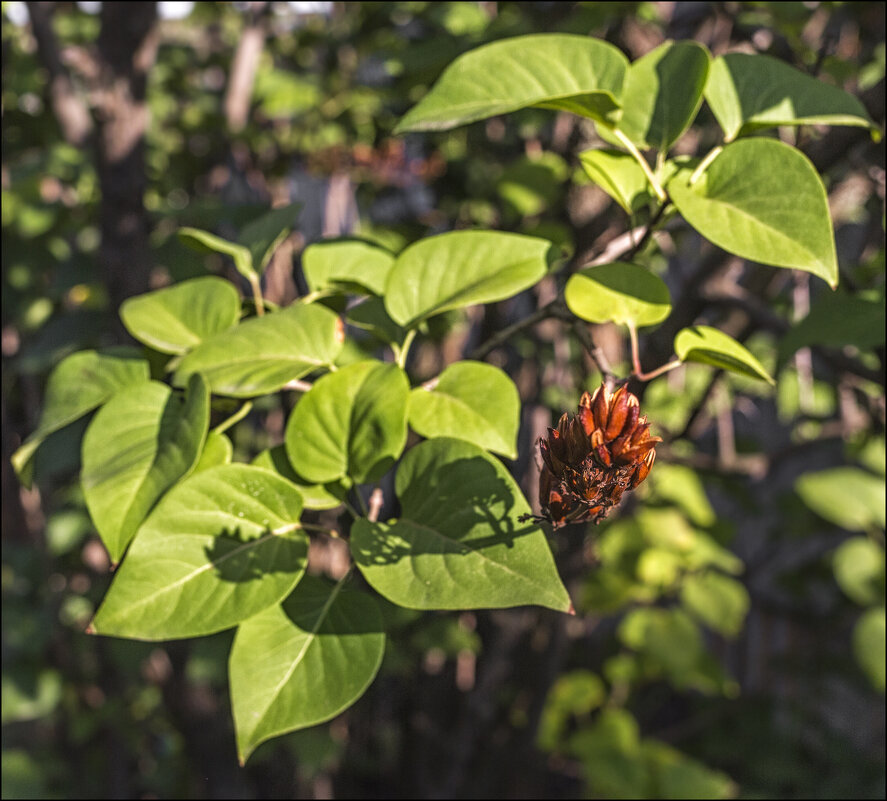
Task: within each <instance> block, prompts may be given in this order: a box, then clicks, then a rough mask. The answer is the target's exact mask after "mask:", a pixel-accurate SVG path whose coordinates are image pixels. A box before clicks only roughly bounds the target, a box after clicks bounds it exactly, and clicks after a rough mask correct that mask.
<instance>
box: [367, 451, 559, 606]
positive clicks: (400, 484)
mask: <svg viewBox="0 0 887 801" xmlns="http://www.w3.org/2000/svg"><path fill="white" fill-rule="evenodd" d="M395 489H396V492H397V495H398V497H399V498H400V504H401V509H402V512H401V515H402V516H401V518H400V519H399V520H391V521H389V522H387V523H373V522H370V521H369V520H367V519H365V518H360V519H359V520H357V521H355V523H354V525H353V527H352V529H351V551H352V554H353V556H354V560H355V562H356V563H357V566H358V567H359V568H360V570H361V572H362V573H363V575H364V577H365V578H366V580H367V581H368V582H369V583H370V585H372V587H373V588H374V589H375V590H377V591H378V592H379V593H380V594H381V595H383V596H384V597H385V598H387V599H388V600H389V601H392V602H393V603H396V604H399V605H400V606H405V607H407V608H408V609H478V608H505V607H512V606H523V605H525V604H537V605H539V606H546V607H548V608H550V609H556V610H558V611H567V610H568V609H570V608H571V605H570V598H569V596H568V595H567V591H566V590H565V589H564V586H563V584H562V583H561V580H560V578H559V577H558V574H557V569H556V568H555V565H554V559H553V558H552V556H551V551H550V550H549V548H548V543H547V542H546V540H545V534H544V533H543V531H542V529H540V528H539V527H538V526H536V525H533V524H531V523H521V522H520V521H519V520H518V518H519V517H520V516H521V515H523V514H528V513H529V511H530V509H529V506H528V505H527V502H526V500H524V497H523V495H522V494H521V491H520V489H519V488H518V486H517V484H516V483H515V481H514V479H513V478H512V477H511V475H509V473H508V471H507V470H506V469H505V468H504V466H503V465H502V463H501V462H499V461H498V460H497V459H495V458H494V457H492V456H489V455H488V454H487V453H486V452H485V451H483V450H481V449H480V448H478V447H477V446H476V445H472V444H470V443H468V442H463V441H461V440H457V439H432V440H427V441H426V442H422V443H421V444H419V445H417V446H416V447H415V448H413V449H412V450H410V451H409V452H408V453H407V455H406V456H405V457H404V459H403V461H402V462H401V465H400V467H399V468H398V471H397V476H396V478H395Z"/></svg>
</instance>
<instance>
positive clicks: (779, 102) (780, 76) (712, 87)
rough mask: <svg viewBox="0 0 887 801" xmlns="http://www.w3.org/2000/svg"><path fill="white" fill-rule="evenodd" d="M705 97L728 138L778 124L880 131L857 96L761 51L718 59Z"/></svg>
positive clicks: (710, 73) (728, 139)
mask: <svg viewBox="0 0 887 801" xmlns="http://www.w3.org/2000/svg"><path fill="white" fill-rule="evenodd" d="M705 99H706V100H707V101H708V104H709V105H710V106H711V110H712V111H713V112H714V115H715V117H716V118H717V120H718V122H719V123H720V126H721V128H722V129H723V131H724V136H725V138H726V140H727V141H728V142H729V141H731V140H733V139H735V138H736V137H737V136H743V135H745V134H749V133H752V132H754V131H760V130H763V129H765V128H773V127H776V126H777V125H853V126H857V127H861V128H870V129H871V130H873V131H877V127H876V126H875V124H874V123H873V122H872V121H871V119H870V118H869V115H868V112H867V111H866V110H865V107H864V106H863V105H862V103H860V102H859V100H857V99H856V98H855V97H853V95H850V94H848V93H847V92H845V91H844V90H843V89H838V88H837V87H836V86H830V85H829V84H827V83H823V82H822V81H820V80H817V79H816V78H814V77H812V76H810V75H805V74H804V73H803V72H801V71H800V70H798V69H795V68H794V67H792V66H790V65H789V64H786V63H785V62H782V61H778V60H777V59H775V58H771V57H770V56H765V55H760V54H754V55H752V54H748V53H727V54H726V55H723V56H719V57H718V58H716V59H715V60H714V61H713V62H712V65H711V70H710V72H709V76H708V83H707V84H706V87H705Z"/></svg>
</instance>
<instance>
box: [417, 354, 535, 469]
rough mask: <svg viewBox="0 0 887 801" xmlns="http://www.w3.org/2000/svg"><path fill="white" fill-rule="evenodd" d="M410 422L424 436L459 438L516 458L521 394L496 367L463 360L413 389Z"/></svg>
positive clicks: (510, 457)
mask: <svg viewBox="0 0 887 801" xmlns="http://www.w3.org/2000/svg"><path fill="white" fill-rule="evenodd" d="M409 419H410V426H411V427H412V428H413V429H414V430H415V431H416V432H418V433H419V434H421V435H422V436H423V437H428V438H432V437H455V438H456V439H464V440H467V441H468V442H473V443H474V444H475V445H479V446H480V447H481V448H485V449H486V450H490V451H495V452H496V453H501V454H502V455H503V456H507V457H508V458H509V459H516V458H517V430H518V427H519V426H520V396H519V395H518V392H517V387H516V386H515V385H514V382H513V381H512V380H511V379H510V378H509V377H508V376H507V375H506V374H505V373H504V372H503V371H502V370H500V369H499V368H498V367H493V365H491V364H483V363H481V362H470V361H461V362H456V363H455V364H451V365H450V366H449V367H447V369H446V370H444V371H443V372H442V373H441V374H440V377H439V379H438V380H437V382H436V383H434V385H433V386H432V387H429V388H427V389H426V388H425V387H424V386H422V387H417V388H416V389H414V390H413V391H412V392H411V393H410V414H409Z"/></svg>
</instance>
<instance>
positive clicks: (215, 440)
mask: <svg viewBox="0 0 887 801" xmlns="http://www.w3.org/2000/svg"><path fill="white" fill-rule="evenodd" d="M233 456H234V446H233V445H232V444H231V440H230V439H228V437H226V436H225V435H224V434H220V433H219V432H218V431H210V432H209V434H207V435H206V443H205V444H204V446H203V452H202V453H201V454H200V458H199V459H198V460H197V464H196V465H194V472H195V473H197V472H199V471H201V470H207V469H209V468H210V467H216V466H217V465H221V464H230V463H231V459H232V457H233Z"/></svg>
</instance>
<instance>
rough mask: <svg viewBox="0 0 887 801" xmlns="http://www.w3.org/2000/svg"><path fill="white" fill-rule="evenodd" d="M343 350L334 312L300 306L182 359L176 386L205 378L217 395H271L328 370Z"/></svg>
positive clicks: (250, 322)
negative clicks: (193, 376) (189, 379)
mask: <svg viewBox="0 0 887 801" xmlns="http://www.w3.org/2000/svg"><path fill="white" fill-rule="evenodd" d="M341 348H342V327H341V321H340V320H339V318H338V317H337V316H336V314H335V312H332V311H330V310H329V309H327V308H325V307H324V306H320V305H318V304H316V303H312V304H308V305H306V304H298V303H297V304H294V305H292V306H289V307H288V308H286V309H283V310H282V311H279V312H274V313H272V314H266V315H264V316H263V317H253V318H251V319H249V320H247V321H246V322H243V323H241V324H240V325H238V326H235V327H234V328H231V329H229V330H227V331H223V332H222V333H221V334H216V336H214V337H211V338H210V339H207V340H206V341H205V342H202V343H201V344H200V345H198V346H197V347H196V348H194V350H192V351H191V352H190V353H188V354H186V355H185V357H184V358H183V359H182V361H181V363H180V364H179V366H178V369H177V370H176V374H175V382H176V384H182V383H183V382H184V381H185V380H186V379H187V377H188V376H189V375H191V374H192V373H196V372H200V373H203V374H204V376H206V379H207V380H208V381H209V383H210V386H211V387H212V390H213V392H214V393H216V394H219V395H231V396H233V397H235V398H247V397H254V396H256V395H267V394H268V393H269V392H276V391H277V390H278V389H280V388H281V387H282V386H283V385H284V384H286V383H288V382H289V381H292V380H294V379H297V378H301V377H302V376H303V375H307V374H308V373H310V372H311V371H313V370H316V369H317V368H319V367H328V366H329V365H330V364H332V363H333V362H334V361H335V358H336V356H337V355H338V353H339V351H340V350H341Z"/></svg>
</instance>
